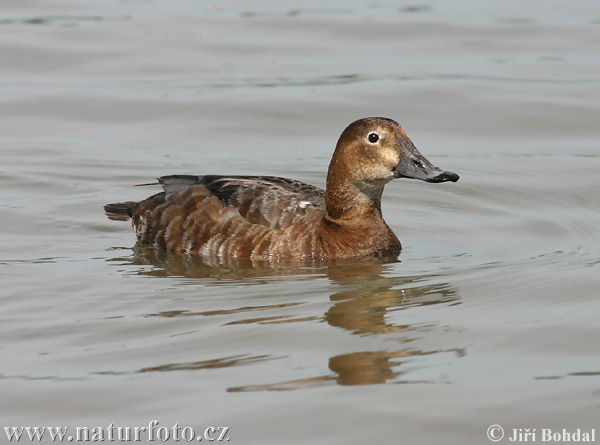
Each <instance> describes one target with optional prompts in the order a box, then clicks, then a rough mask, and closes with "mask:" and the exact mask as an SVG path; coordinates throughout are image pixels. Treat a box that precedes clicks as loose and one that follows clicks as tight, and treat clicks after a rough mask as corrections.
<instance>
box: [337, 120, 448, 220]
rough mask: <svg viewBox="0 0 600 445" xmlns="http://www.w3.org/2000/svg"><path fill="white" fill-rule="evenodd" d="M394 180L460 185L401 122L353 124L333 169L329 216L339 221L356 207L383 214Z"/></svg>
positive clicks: (360, 121)
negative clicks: (385, 190) (423, 152)
mask: <svg viewBox="0 0 600 445" xmlns="http://www.w3.org/2000/svg"><path fill="white" fill-rule="evenodd" d="M394 178H414V179H421V180H423V181H427V182H445V181H453V182H456V181H458V178H459V177H458V175H457V174H456V173H451V172H444V171H442V170H440V169H439V168H437V167H434V166H433V165H432V164H431V163H430V162H429V161H428V160H427V159H426V158H425V157H424V156H423V155H421V153H419V151H418V150H417V148H416V147H415V146H414V145H413V143H412V141H411V140H410V138H409V137H408V135H407V134H406V132H405V131H404V129H403V128H402V126H401V125H400V124H399V123H398V122H396V121H394V120H392V119H388V118H384V117H369V118H365V119H359V120H357V121H355V122H353V123H351V124H350V125H349V126H348V127H347V128H346V129H345V130H344V132H343V133H342V135H341V136H340V139H339V141H338V143H337V146H336V149H335V152H334V154H333V158H332V159H331V164H330V165H329V172H328V174H327V210H328V213H329V214H330V216H332V217H334V218H335V217H339V216H340V215H341V214H343V213H346V212H347V211H348V209H350V208H354V207H356V210H357V211H361V210H363V211H370V209H369V207H372V208H374V209H377V210H378V211H380V201H381V193H382V192H383V187H384V185H385V184H386V183H388V182H389V181H391V180H392V179H394ZM369 201H370V202H369Z"/></svg>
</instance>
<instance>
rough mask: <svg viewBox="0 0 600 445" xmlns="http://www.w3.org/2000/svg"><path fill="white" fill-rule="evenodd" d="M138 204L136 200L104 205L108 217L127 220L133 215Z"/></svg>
mask: <svg viewBox="0 0 600 445" xmlns="http://www.w3.org/2000/svg"><path fill="white" fill-rule="evenodd" d="M138 204H139V202H135V201H128V202H115V203H113V204H106V205H105V206H104V213H106V216H107V217H108V219H112V220H115V221H127V220H128V219H130V218H131V217H132V216H133V212H134V211H135V208H136V207H137V206H138Z"/></svg>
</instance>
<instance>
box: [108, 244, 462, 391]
mask: <svg viewBox="0 0 600 445" xmlns="http://www.w3.org/2000/svg"><path fill="white" fill-rule="evenodd" d="M125 250H126V251H129V249H125ZM110 261H111V262H114V263H116V264H119V265H120V266H122V265H126V264H130V265H140V266H142V267H140V268H139V269H137V270H134V271H133V273H137V274H141V275H149V276H155V277H157V278H160V277H173V276H175V277H187V278H196V279H202V280H201V281H198V280H195V279H194V280H182V281H181V283H182V284H186V283H189V284H192V285H194V284H197V283H199V282H200V283H202V285H204V286H210V285H211V284H214V285H217V286H222V285H223V283H228V282H233V283H235V284H236V285H238V284H239V283H243V284H244V285H250V284H272V283H283V284H284V287H285V284H286V283H287V282H293V283H295V284H299V285H301V283H302V282H303V281H305V280H306V281H311V282H314V281H315V279H319V278H326V279H328V280H329V281H330V283H331V285H330V286H329V287H328V288H331V289H334V292H335V293H332V294H331V295H330V296H329V299H330V301H331V305H330V306H329V307H328V308H327V309H326V310H325V312H324V313H323V312H319V313H315V312H313V311H311V310H310V309H304V310H303V309H302V308H304V307H305V306H304V304H305V303H306V302H307V299H309V297H308V296H307V295H306V294H305V293H304V292H300V291H299V292H297V295H296V296H294V295H292V296H288V298H286V299H284V300H281V301H280V300H279V298H277V299H274V301H265V300H263V299H261V300H260V301H256V302H253V303H249V300H244V303H243V304H240V305H238V306H236V305H234V306H233V307H232V306H231V305H226V306H223V307H221V306H216V307H210V308H209V309H210V310H201V311H199V310H197V309H194V308H193V307H190V308H189V309H188V308H186V309H187V310H181V307H178V308H177V310H163V311H160V312H154V313H146V314H145V316H146V317H167V318H178V317H192V318H194V317H223V320H224V323H225V322H226V324H227V325H240V324H243V325H247V324H261V325H269V324H272V323H274V324H277V325H279V326H282V324H286V323H294V324H297V323H298V322H304V323H306V322H315V321H324V322H326V323H327V324H328V325H329V326H331V327H334V328H340V329H342V330H344V331H346V332H347V333H348V334H349V335H350V337H355V336H356V337H357V338H358V337H369V338H371V339H372V341H373V343H372V344H369V343H365V342H364V341H363V340H358V343H356V347H358V350H357V349H354V347H355V342H354V341H353V340H351V341H350V342H349V343H344V342H342V343H340V344H341V345H344V346H340V347H339V348H338V347H337V346H334V347H333V348H332V353H331V356H330V357H329V360H328V367H329V370H330V371H331V372H329V373H327V372H326V373H324V374H321V373H318V374H317V375H314V376H311V377H308V378H305V379H298V380H288V381H278V382H274V383H268V384H263V385H245V386H237V387H235V386H234V387H230V388H229V391H264V390H289V389H301V388H307V387H313V386H320V385H331V384H334V383H337V384H340V385H364V384H377V383H415V382H420V381H422V380H421V379H415V378H414V377H413V374H411V373H410V371H411V369H413V367H411V364H414V363H415V358H418V357H420V356H427V355H432V354H463V353H464V351H463V350H462V349H461V348H459V347H457V345H455V344H452V343H450V344H446V345H445V346H444V347H439V346H438V344H437V343H435V345H436V347H435V348H434V349H433V350H432V349H431V348H430V347H429V348H427V347H425V348H423V345H421V344H419V343H418V342H417V343H415V340H416V339H418V338H419V337H421V336H422V335H423V333H422V332H421V330H422V329H423V324H422V323H419V324H416V325H412V324H411V323H412V321H411V320H412V316H411V315H410V313H406V314H404V312H403V311H404V310H408V311H410V309H411V308H414V307H423V306H430V305H431V306H439V305H441V306H444V305H454V304H460V301H461V300H460V296H459V295H458V290H457V289H456V288H454V287H453V286H451V285H450V284H449V283H445V282H439V280H437V279H435V277H434V276H427V275H419V276H399V275H398V273H397V272H398V270H399V269H401V264H400V263H399V262H398V261H397V260H396V261H394V262H389V261H383V260H381V259H377V258H368V259H361V260H359V261H357V260H338V261H327V262H319V261H314V262H302V263H298V262H293V261H292V262H285V261H282V262H278V263H274V262H269V261H264V262H259V261H251V260H243V259H235V258H218V257H203V256H197V255H185V254H179V253H176V252H168V251H166V250H164V249H156V248H154V247H152V246H147V245H144V244H141V243H138V244H137V245H136V246H135V248H134V250H133V257H131V256H124V257H122V258H113V259H112V260H110ZM147 265H152V266H155V267H154V268H148V267H145V266H147ZM299 265H301V267H299ZM128 270H129V268H128ZM129 273H131V270H130V272H129ZM276 289H280V290H281V289H282V288H280V287H276ZM398 311H400V312H398ZM436 324H437V323H436V322H433V323H431V324H429V325H428V326H427V328H426V329H427V330H436V327H435V326H436ZM309 329H310V328H309ZM448 329H450V328H449V327H447V326H445V327H444V328H443V330H444V331H447V330H448ZM336 338H337V337H336ZM377 339H381V340H382V341H381V342H380V341H379V340H377ZM373 346H374V347H373ZM346 351H349V352H346ZM281 358H282V356H281V355H261V354H256V353H254V351H253V349H252V348H251V350H250V351H249V352H248V354H247V355H244V356H231V354H226V355H225V356H224V357H216V358H211V359H210V360H201V361H198V360H192V361H189V362H175V363H156V364H155V365H154V366H149V367H146V368H144V369H140V370H139V371H138V372H167V371H178V370H182V369H185V370H193V369H208V368H210V369H213V368H222V367H227V366H241V365H244V364H248V363H258V362H262V361H265V360H273V359H281Z"/></svg>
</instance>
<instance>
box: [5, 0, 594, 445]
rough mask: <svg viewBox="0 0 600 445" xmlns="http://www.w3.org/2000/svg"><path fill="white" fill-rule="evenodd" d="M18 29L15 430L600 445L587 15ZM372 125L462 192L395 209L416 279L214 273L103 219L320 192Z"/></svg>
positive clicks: (533, 9)
mask: <svg viewBox="0 0 600 445" xmlns="http://www.w3.org/2000/svg"><path fill="white" fill-rule="evenodd" d="M0 30H1V31H2V44H1V46H0V48H1V52H2V56H1V59H0V60H1V61H2V63H1V65H0V89H1V91H2V96H1V99H0V101H1V104H2V105H1V106H0V156H1V163H0V178H1V183H2V185H3V187H2V188H1V189H0V219H1V221H2V226H3V228H4V230H2V232H1V234H0V246H1V252H2V253H1V254H0V274H1V276H2V285H3V286H2V291H1V293H0V295H1V297H2V314H1V315H0V319H1V322H0V323H1V326H2V331H1V332H2V336H1V339H2V343H1V347H0V357H1V362H0V363H1V365H0V377H1V379H0V391H1V393H2V401H3V403H2V420H3V425H2V426H3V427H4V426H69V427H71V428H73V429H74V428H75V427H78V426H79V427H84V426H87V427H90V428H91V427H103V428H108V426H109V424H111V423H113V424H114V425H116V426H122V427H125V426H129V427H136V426H137V427H143V426H148V424H149V423H150V422H151V421H152V420H157V421H159V426H164V427H167V428H171V427H172V426H173V425H174V424H175V423H178V424H179V425H180V426H182V427H193V428H194V429H195V430H196V431H197V432H202V431H204V430H205V429H206V428H207V427H210V426H215V427H217V426H229V427H230V430H229V433H228V437H230V439H231V440H230V442H232V443H303V442H307V441H308V440H311V441H314V442H317V443H348V442H361V443H362V442H373V441H382V442H386V443H397V442H402V443H431V444H433V443H444V444H448V443H461V444H464V443H488V439H487V436H486V431H487V429H488V427H489V426H490V425H493V424H498V425H501V426H502V427H504V429H505V432H506V436H505V438H504V439H503V440H502V441H501V443H508V439H507V438H508V436H509V435H511V434H512V429H518V428H537V429H538V436H537V441H540V440H541V432H540V429H541V428H552V429H555V430H556V431H561V430H562V429H563V428H565V429H567V430H568V431H574V430H576V429H577V428H580V429H582V430H590V429H591V428H598V421H597V419H598V407H599V406H600V361H599V359H598V356H599V352H600V347H599V343H598V338H599V337H598V336H599V335H600V328H599V327H598V317H599V315H600V300H599V299H598V288H599V284H600V280H599V279H598V276H599V274H598V272H599V267H600V266H599V263H600V236H599V235H600V233H599V232H600V230H599V227H600V212H599V210H600V198H599V196H600V195H599V194H598V185H599V183H598V171H600V145H599V142H598V141H599V140H600V139H599V136H600V126H599V125H598V122H600V105H599V102H598V97H600V67H599V66H600V65H599V62H600V59H599V56H598V54H600V53H599V50H600V37H599V36H600V9H599V8H598V6H597V4H596V3H595V2H593V1H591V0H590V1H575V2H561V1H553V2H544V4H543V7H542V4H541V3H537V2H533V3H531V4H530V3H523V2H481V3H479V4H477V5H474V4H472V2H460V1H455V2H441V1H432V2H427V3H407V4H401V5H398V4H395V3H393V2H389V3H388V2H375V3H373V2H361V1H353V2H330V3H328V4H327V5H326V6H323V5H322V3H320V2H319V3H317V2H309V3H306V2H304V3H303V6H302V7H299V6H298V4H297V3H293V2H287V3H286V2H277V3H273V4H266V3H262V2H235V1H231V2H229V1H223V2H192V1H182V2H168V1H166V0H154V1H134V0H132V1H125V0H123V1H103V2H100V1H96V0H89V1H80V2H75V1H71V2H69V1H64V2H53V4H52V6H50V5H48V4H47V2H41V1H37V2H36V1H30V2H23V1H17V0H14V1H11V0H9V1H5V2H4V3H3V11H2V14H1V16H0ZM370 115H382V116H388V117H391V118H394V119H396V120H399V121H400V122H401V123H402V124H403V125H404V126H405V128H406V130H407V132H408V134H409V135H410V136H411V137H412V139H413V141H414V142H415V144H416V145H417V147H418V148H419V149H420V151H421V152H422V153H423V154H424V155H425V156H426V157H427V158H428V159H429V160H431V161H432V162H433V163H434V164H436V165H438V166H439V167H441V168H443V169H447V170H450V171H455V172H457V173H459V174H460V175H461V180H460V181H459V182H458V183H456V184H426V183H422V182H417V181H408V180H399V181H394V182H392V183H390V184H389V185H388V186H387V188H386V191H385V193H384V202H383V211H384V215H385V217H386V220H387V221H388V223H389V224H390V226H391V227H392V229H393V230H394V231H395V232H396V234H397V235H398V237H399V238H400V240H401V241H402V244H403V246H404V250H403V251H402V254H401V255H400V257H399V258H398V261H397V262H388V263H381V262H376V261H367V262H357V263H352V262H351V263H347V262H346V263H331V264H323V263H320V264H319V263H316V264H304V265H293V264H292V265H290V264H280V265H269V264H255V265H252V264H248V263H243V262H237V263H236V262H229V261H224V262H221V263H220V264H219V262H215V261H212V262H211V261H203V260H202V259H199V258H196V259H194V258H185V257H180V256H177V255H172V254H168V253H166V252H161V251H156V250H154V249H151V248H147V247H143V246H136V245H135V239H134V236H133V233H132V232H131V228H130V227H129V226H128V225H127V224H124V223H117V222H113V221H109V220H107V219H105V217H104V215H103V213H102V205H103V204H105V203H108V202H114V201H115V200H121V199H126V200H134V199H142V198H144V197H146V196H148V195H149V194H150V193H152V192H154V190H149V189H148V188H134V187H132V185H133V184H138V183H143V182H148V181H151V180H152V179H153V178H155V177H157V176H160V175H165V174H173V173H196V174H201V173H215V174H219V173H221V174H266V175H278V176H286V177H292V178H295V179H300V180H304V181H306V182H310V183H313V184H315V185H318V186H323V185H324V179H325V171H326V168H327V164H328V162H329V158H330V156H331V153H332V151H333V147H334V145H335V142H336V140H337V137H338V136H339V134H340V132H341V131H342V130H343V129H344V128H345V126H346V125H347V124H348V123H349V122H351V121H352V120H355V119H357V118H360V117H365V116H370ZM70 431H73V430H70ZM2 434H3V436H2V437H3V439H2V440H3V441H6V440H7V439H6V438H5V436H4V432H2ZM597 434H600V431H598V432H597ZM142 437H144V436H142ZM599 437H600V436H599ZM171 439H173V438H171ZM144 440H145V439H144Z"/></svg>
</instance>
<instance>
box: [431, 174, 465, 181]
mask: <svg viewBox="0 0 600 445" xmlns="http://www.w3.org/2000/svg"><path fill="white" fill-rule="evenodd" d="M459 178H460V176H458V175H457V174H456V173H452V172H442V173H440V174H439V175H437V176H434V177H433V178H427V179H426V181H427V182H448V181H451V182H456V181H458V179H459Z"/></svg>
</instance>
